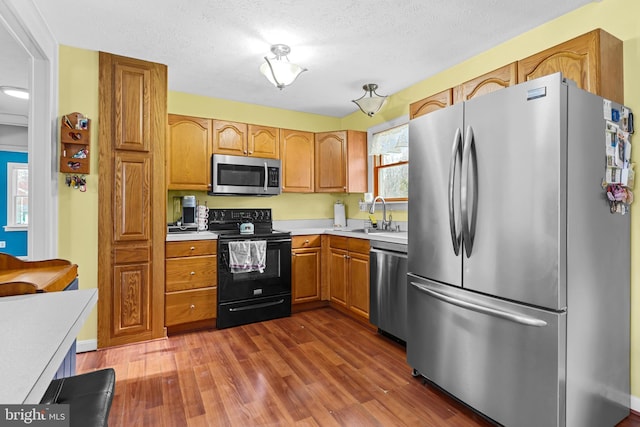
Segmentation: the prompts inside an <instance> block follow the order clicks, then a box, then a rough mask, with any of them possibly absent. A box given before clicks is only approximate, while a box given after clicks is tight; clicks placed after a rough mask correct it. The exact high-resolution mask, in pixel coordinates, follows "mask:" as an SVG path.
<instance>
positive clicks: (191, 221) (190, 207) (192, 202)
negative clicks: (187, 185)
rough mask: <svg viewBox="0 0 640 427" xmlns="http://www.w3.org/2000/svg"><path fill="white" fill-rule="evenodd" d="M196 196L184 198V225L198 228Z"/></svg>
mask: <svg viewBox="0 0 640 427" xmlns="http://www.w3.org/2000/svg"><path fill="white" fill-rule="evenodd" d="M197 215H198V212H197V207H196V196H182V225H183V226H185V227H189V226H197V225H198V224H197V221H196V219H197V218H198V216H197Z"/></svg>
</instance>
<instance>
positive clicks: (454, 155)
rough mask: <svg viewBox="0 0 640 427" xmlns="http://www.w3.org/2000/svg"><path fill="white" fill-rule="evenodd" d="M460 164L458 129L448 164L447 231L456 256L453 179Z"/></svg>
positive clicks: (458, 249)
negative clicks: (449, 233)
mask: <svg viewBox="0 0 640 427" xmlns="http://www.w3.org/2000/svg"><path fill="white" fill-rule="evenodd" d="M458 162H460V163H461V162H462V134H461V133H460V128H457V129H456V134H455V136H454V137H453V146H452V148H451V162H450V163H449V189H448V195H449V229H450V231H451V243H453V253H455V254H456V256H458V255H459V254H460V243H461V240H460V239H461V238H462V235H461V233H460V231H458V230H456V207H455V200H454V194H455V178H456V165H457V164H458Z"/></svg>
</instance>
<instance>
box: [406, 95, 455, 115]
mask: <svg viewBox="0 0 640 427" xmlns="http://www.w3.org/2000/svg"><path fill="white" fill-rule="evenodd" d="M452 103H453V89H446V90H443V91H442V92H439V93H436V94H435V95H431V96H429V97H427V98H424V99H421V100H420V101H416V102H414V103H412V104H411V105H409V118H411V119H415V118H416V117H420V116H424V115H425V114H429V113H431V112H433V111H436V110H442V109H443V108H447V107H448V106H449V105H451V104H452Z"/></svg>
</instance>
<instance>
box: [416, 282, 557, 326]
mask: <svg viewBox="0 0 640 427" xmlns="http://www.w3.org/2000/svg"><path fill="white" fill-rule="evenodd" d="M411 285H412V286H413V287H414V288H416V289H418V290H420V291H421V292H424V293H426V294H427V295H430V296H432V297H434V298H437V299H439V300H440V301H444V302H446V303H449V304H452V305H456V306H458V307H461V308H464V309H467V310H472V311H475V312H477V313H482V314H487V315H489V316H493V317H499V318H501V319H505V320H509V321H511V322H515V323H519V324H521V325H526V326H535V327H543V326H547V322H545V321H544V320H541V319H536V318H535V317H531V316H525V315H522V314H518V313H513V312H510V311H505V310H498V309H497V308H493V307H487V306H484V305H481V304H477V303H473V302H469V301H464V300H461V299H458V298H455V297H452V296H449V295H445V294H442V293H440V292H436V291H434V290H433V289H429V288H428V287H427V286H425V285H423V284H420V283H416V282H411Z"/></svg>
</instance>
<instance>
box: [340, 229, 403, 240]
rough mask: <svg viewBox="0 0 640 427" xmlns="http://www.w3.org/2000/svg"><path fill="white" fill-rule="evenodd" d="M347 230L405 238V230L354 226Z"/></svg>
mask: <svg viewBox="0 0 640 427" xmlns="http://www.w3.org/2000/svg"><path fill="white" fill-rule="evenodd" d="M349 231H350V232H352V233H365V234H375V235H376V236H385V237H398V238H405V239H406V238H407V232H406V231H392V230H379V229H377V228H356V229H353V230H349Z"/></svg>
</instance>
